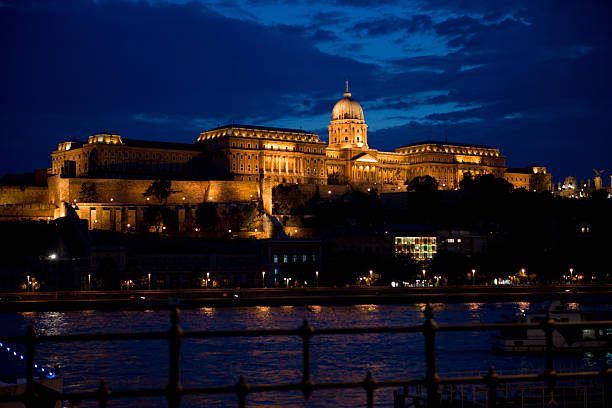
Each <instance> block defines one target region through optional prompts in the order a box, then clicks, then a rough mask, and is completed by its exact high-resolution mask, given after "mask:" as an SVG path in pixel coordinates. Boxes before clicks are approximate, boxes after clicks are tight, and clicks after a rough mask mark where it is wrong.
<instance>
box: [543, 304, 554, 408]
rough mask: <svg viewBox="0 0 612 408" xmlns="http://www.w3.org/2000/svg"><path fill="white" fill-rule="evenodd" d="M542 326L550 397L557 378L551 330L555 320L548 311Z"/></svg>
mask: <svg viewBox="0 0 612 408" xmlns="http://www.w3.org/2000/svg"><path fill="white" fill-rule="evenodd" d="M542 328H543V329H544V332H545V333H546V372H545V373H544V374H545V376H546V384H547V385H548V392H549V394H550V397H551V399H552V396H553V388H554V386H555V383H556V380H557V373H556V372H555V359H554V352H553V340H552V336H553V331H554V330H555V321H554V319H553V318H552V315H551V314H550V311H548V312H547V313H546V320H545V321H543V322H542Z"/></svg>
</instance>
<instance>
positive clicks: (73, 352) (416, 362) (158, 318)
mask: <svg viewBox="0 0 612 408" xmlns="http://www.w3.org/2000/svg"><path fill="white" fill-rule="evenodd" d="M529 306H531V305H530V304H528V303H526V302H518V303H497V304H494V303H468V304H448V305H447V304H442V303H438V304H434V305H433V309H434V319H435V320H436V322H437V323H438V324H458V323H478V322H484V323H489V322H499V321H503V317H502V316H503V315H506V316H514V314H516V312H518V311H519V310H520V309H521V308H528V307H529ZM424 308H425V305H424V304H417V305H358V306H306V307H297V306H281V307H250V308H246V307H245V308H201V309H196V310H184V311H182V312H181V323H180V324H181V327H182V328H183V329H184V330H226V329H232V330H236V329H264V328H268V329H272V328H297V327H299V326H300V325H301V324H302V322H303V320H304V319H308V320H309V321H310V322H311V324H312V326H313V327H315V328H322V327H356V326H359V327H364V326H365V327H368V326H369V327H372V326H409V325H419V324H422V323H423V311H424ZM0 324H1V327H3V328H7V330H6V331H8V333H7V334H19V333H23V331H24V330H25V328H26V327H27V325H28V324H33V325H34V327H35V329H36V330H37V332H38V333H40V334H68V333H100V332H106V333H110V332H124V333H126V332H147V331H165V330H167V329H168V327H169V325H170V323H169V317H168V312H161V311H141V312H139V311H86V312H40V313H0ZM301 350H302V341H301V339H300V338H298V337H295V336H294V337H247V338H236V339H228V338H215V339H206V340H203V339H185V340H184V341H183V344H182V346H181V352H182V355H181V372H182V374H181V375H182V377H181V381H182V383H183V385H184V386H186V387H192V386H212V385H228V384H233V383H235V382H236V381H237V379H238V376H239V375H240V374H242V375H244V376H245V377H246V379H247V381H248V382H249V383H251V384H257V383H258V384H263V383H277V384H278V383H287V382H299V381H301V379H302V377H301V376H302V373H301V365H302V352H301ZM436 355H437V368H438V370H439V371H440V373H441V374H447V375H449V374H459V373H461V374H465V373H466V372H468V373H484V372H486V370H487V369H488V367H489V366H490V365H494V366H495V367H496V370H497V371H501V372H504V373H516V372H520V371H526V370H527V371H531V372H533V371H538V370H542V369H543V367H544V358H543V356H538V355H502V354H495V353H493V352H492V351H491V338H490V334H488V333H480V332H454V333H450V332H448V333H445V332H441V333H438V334H437V335H436ZM601 358H602V356H597V355H591V356H588V355H585V356H580V355H578V356H561V357H558V358H557V360H556V367H557V369H558V371H562V370H564V369H565V370H567V369H576V368H581V369H582V368H589V369H593V368H597V367H598V366H600V365H601ZM37 360H39V361H43V362H45V363H46V364H48V365H54V364H60V365H61V366H62V367H63V372H64V383H65V388H66V390H67V391H76V390H92V389H95V388H96V387H97V386H98V384H99V381H100V379H102V378H103V379H104V380H105V381H106V382H107V383H108V385H109V387H110V389H111V390H119V389H130V388H147V387H163V386H165V385H166V381H167V371H168V344H167V342H166V341H163V340H155V341H131V342H125V341H124V342H118V341H116V342H87V343H59V344H41V345H39V346H38V347H37ZM311 362H312V370H311V372H312V378H313V380H314V381H317V382H338V381H359V380H362V379H363V378H364V377H365V375H366V373H367V371H368V370H370V371H372V373H373V375H374V377H375V378H376V379H378V380H386V379H397V378H409V377H417V376H423V375H424V372H425V364H424V341H423V335H421V334H413V333H412V334H359V335H342V336H323V335H319V336H314V337H313V338H312V340H311ZM212 400H215V401H217V402H208V401H212ZM204 401H207V403H206V406H207V407H208V406H212V407H215V406H218V407H221V406H228V405H235V401H236V399H235V396H231V395H230V396H219V397H215V398H212V399H209V398H208V397H206V399H204V398H203V397H198V396H193V397H189V398H185V400H184V402H185V404H184V406H186V407H195V406H201V405H203V403H204ZM248 401H249V403H248V406H250V407H264V406H265V407H277V406H278V407H281V406H283V407H288V406H291V407H330V406H363V405H364V401H365V397H364V393H363V391H362V390H330V391H316V392H315V393H313V395H312V397H311V399H310V400H309V401H304V399H303V397H301V396H300V394H296V393H289V392H285V393H275V394H265V395H262V394H258V395H249V398H248ZM375 401H376V405H377V406H389V405H391V401H392V392H391V390H390V389H383V390H379V391H377V393H376V399H375ZM160 405H161V406H163V405H165V402H164V401H161V402H160V400H138V401H130V402H126V401H124V402H123V403H122V402H115V403H113V405H112V406H116V407H122V406H126V407H127V406H139V407H145V406H147V407H148V406H151V407H153V406H160Z"/></svg>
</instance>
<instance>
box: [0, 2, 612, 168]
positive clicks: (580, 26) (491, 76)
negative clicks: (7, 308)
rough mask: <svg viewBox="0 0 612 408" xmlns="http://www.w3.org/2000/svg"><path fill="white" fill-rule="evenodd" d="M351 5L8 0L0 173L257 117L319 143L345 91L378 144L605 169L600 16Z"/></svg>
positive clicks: (574, 11) (557, 9)
mask: <svg viewBox="0 0 612 408" xmlns="http://www.w3.org/2000/svg"><path fill="white" fill-rule="evenodd" d="M348 3H349V1H348V0H347V1H346V2H343V1H338V2H331V3H330V2H325V1H318V2H316V7H312V3H310V2H306V1H305V0H262V1H238V2H236V3H230V2H226V1H224V2H220V3H217V4H216V5H215V4H212V5H210V4H208V3H203V2H185V3H180V2H178V3H174V2H157V1H154V2H141V1H104V0H100V1H76V0H67V1H62V2H48V3H47V2H38V1H17V0H3V1H2V4H3V5H4V6H5V7H1V8H0V49H2V53H3V54H2V57H3V61H4V63H3V64H2V65H0V74H1V75H2V77H3V78H5V79H6V80H5V81H3V84H2V85H1V87H2V88H1V89H0V91H1V92H0V112H1V113H0V120H1V124H2V128H3V131H4V132H5V134H6V135H11V137H4V138H2V142H1V143H2V146H1V147H2V148H3V150H4V151H5V152H6V153H5V156H6V159H5V160H4V163H3V165H2V166H3V168H2V169H0V174H1V173H3V172H5V171H7V170H4V169H13V168H21V169H22V171H25V170H27V169H29V168H33V167H41V166H42V167H45V166H47V165H48V161H49V152H50V150H51V149H53V148H55V147H56V143H57V142H58V141H61V140H64V139H67V138H77V139H78V138H81V139H83V138H84V137H85V136H87V135H88V134H90V133H91V132H94V131H97V130H100V129H103V128H109V129H115V130H117V131H119V132H120V134H122V135H123V136H124V137H127V138H146V139H159V140H176V141H183V142H186V143H189V142H191V141H193V140H194V139H195V137H197V134H198V132H199V131H200V130H202V129H203V128H205V127H207V126H209V125H210V126H216V125H217V124H222V123H224V122H227V121H232V120H233V121H237V122H238V121H249V120H252V121H256V122H257V124H269V125H281V124H282V125H283V126H287V127H299V126H300V124H303V125H304V128H310V129H320V130H321V131H322V132H323V135H324V134H325V132H326V130H325V126H326V125H327V123H328V121H329V113H330V110H331V107H332V106H333V104H334V103H335V101H336V100H337V99H339V98H340V97H341V94H342V88H343V82H344V79H345V78H347V77H348V78H350V80H351V89H352V91H353V95H354V96H355V98H357V99H358V100H359V101H360V102H361V103H362V105H363V106H364V109H365V110H366V112H365V114H366V118H367V119H368V125H369V126H370V129H383V128H387V129H388V130H384V131H383V130H379V131H372V135H373V139H372V140H373V143H371V145H373V146H376V147H383V148H385V149H386V148H389V149H391V148H393V147H394V146H397V145H398V143H402V142H403V140H404V139H405V138H406V137H408V136H409V137H410V138H416V139H421V138H423V137H434V136H436V135H438V136H439V137H443V136H444V132H447V134H448V135H449V138H450V137H453V138H455V140H457V141H461V139H465V140H464V141H466V142H470V141H472V142H479V143H481V144H490V145H500V146H501V147H503V148H504V151H507V152H508V153H507V154H508V157H512V158H513V159H512V160H514V159H515V158H520V157H527V156H528V155H530V157H536V158H537V157H543V158H544V159H546V160H550V161H551V163H553V164H551V165H552V166H553V168H555V169H562V168H563V166H562V163H561V162H562V160H560V159H556V158H555V157H551V156H552V154H551V153H550V152H551V151H553V149H552V148H551V146H554V147H555V148H556V149H557V150H556V151H557V152H558V153H556V154H557V155H559V156H560V157H561V156H563V157H565V158H566V160H565V161H566V162H568V163H569V162H570V161H569V160H567V157H573V154H574V153H573V152H574V148H573V147H571V146H572V140H573V139H572V138H574V137H580V140H582V141H584V144H585V145H589V146H592V150H593V152H594V153H593V155H594V159H593V163H592V164H591V163H589V164H588V165H587V166H589V167H588V168H590V167H592V166H594V165H597V166H599V167H603V168H605V167H606V165H607V163H606V159H605V158H603V157H599V156H601V152H605V151H609V150H610V149H609V148H610V147H611V146H610V143H611V142H610V140H609V134H610V130H611V127H612V126H611V124H610V119H609V118H610V117H612V112H611V111H612V109H611V106H612V102H611V101H610V98H609V95H610V94H611V92H612V85H611V80H610V75H609V72H611V71H612V62H611V60H612V57H611V56H612V53H611V52H610V42H609V38H612V32H611V31H612V28H611V27H612V25H610V24H609V21H608V17H609V15H610V4H609V3H607V2H570V1H552V2H551V1H545V0H542V1H537V2H533V1H522V2H520V3H516V2H515V1H505V0H503V1H496V2H490V1H465V0H449V1H438V0H428V1H425V0H422V1H421V0H419V1H415V2H408V3H406V2H393V1H390V2H379V1H365V0H364V1H359V2H358V3H354V2H350V3H351V4H350V5H349V4H348ZM281 6H282V8H281ZM258 7H259V8H258ZM261 7H267V8H266V13H260V12H259V11H260V10H261V9H260V8H261ZM270 10H272V11H270ZM313 10H314V11H313ZM270 13H276V14H270ZM283 13H285V14H283ZM285 20H286V21H285ZM279 21H280V22H282V24H280V23H279ZM292 121H293V122H292ZM476 121H478V123H475V122H476ZM319 122H320V123H319ZM292 123H293V125H292ZM42 134H44V138H41V135H42ZM440 135H442V136H440ZM553 135H554V136H553ZM439 137H438V138H439ZM15 140H17V141H19V142H15ZM21 143H27V145H28V146H32V147H31V154H29V155H28V157H26V158H25V159H20V157H21V153H22V151H23V146H22V144H21ZM379 143H380V144H379ZM546 143H549V145H546ZM551 143H554V145H553V144H551ZM559 149H561V150H559ZM563 149H566V150H563ZM580 149H582V148H580ZM580 149H578V150H580ZM585 149H586V148H585ZM583 153H584V152H583ZM540 155H543V156H540ZM578 158H579V159H580V160H584V161H582V163H587V159H586V155H585V154H582V153H581V155H579V156H578ZM607 160H608V161H609V159H607ZM525 161H526V162H527V160H525ZM532 161H538V160H530V161H529V162H532ZM41 163H42V164H41ZM554 163H557V164H558V167H554V166H557V164H554ZM597 163H599V164H597ZM512 164H513V165H520V164H521V163H517V162H512ZM567 166H569V164H567ZM576 166H578V165H576ZM556 171H562V170H556Z"/></svg>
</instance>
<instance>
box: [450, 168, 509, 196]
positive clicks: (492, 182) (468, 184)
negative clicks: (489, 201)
mask: <svg viewBox="0 0 612 408" xmlns="http://www.w3.org/2000/svg"><path fill="white" fill-rule="evenodd" d="M459 186H460V187H461V189H462V190H470V191H472V192H474V193H477V194H488V195H503V194H508V193H510V192H511V191H512V190H513V189H514V186H513V185H512V184H511V183H509V182H508V181H507V180H506V179H503V178H501V177H495V176H494V175H493V174H480V175H478V176H476V177H472V175H471V174H470V173H469V172H468V173H466V174H464V176H463V179H462V180H461V182H459Z"/></svg>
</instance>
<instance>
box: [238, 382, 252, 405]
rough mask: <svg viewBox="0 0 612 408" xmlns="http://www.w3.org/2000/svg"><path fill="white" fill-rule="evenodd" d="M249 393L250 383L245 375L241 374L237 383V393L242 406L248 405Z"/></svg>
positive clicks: (239, 403)
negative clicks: (247, 397)
mask: <svg viewBox="0 0 612 408" xmlns="http://www.w3.org/2000/svg"><path fill="white" fill-rule="evenodd" d="M248 393H249V385H248V384H247V382H246V379H245V378H244V375H241V376H240V377H239V378H238V383H237V384H236V394H237V395H238V406H239V407H240V408H244V407H246V396H247V394H248Z"/></svg>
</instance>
